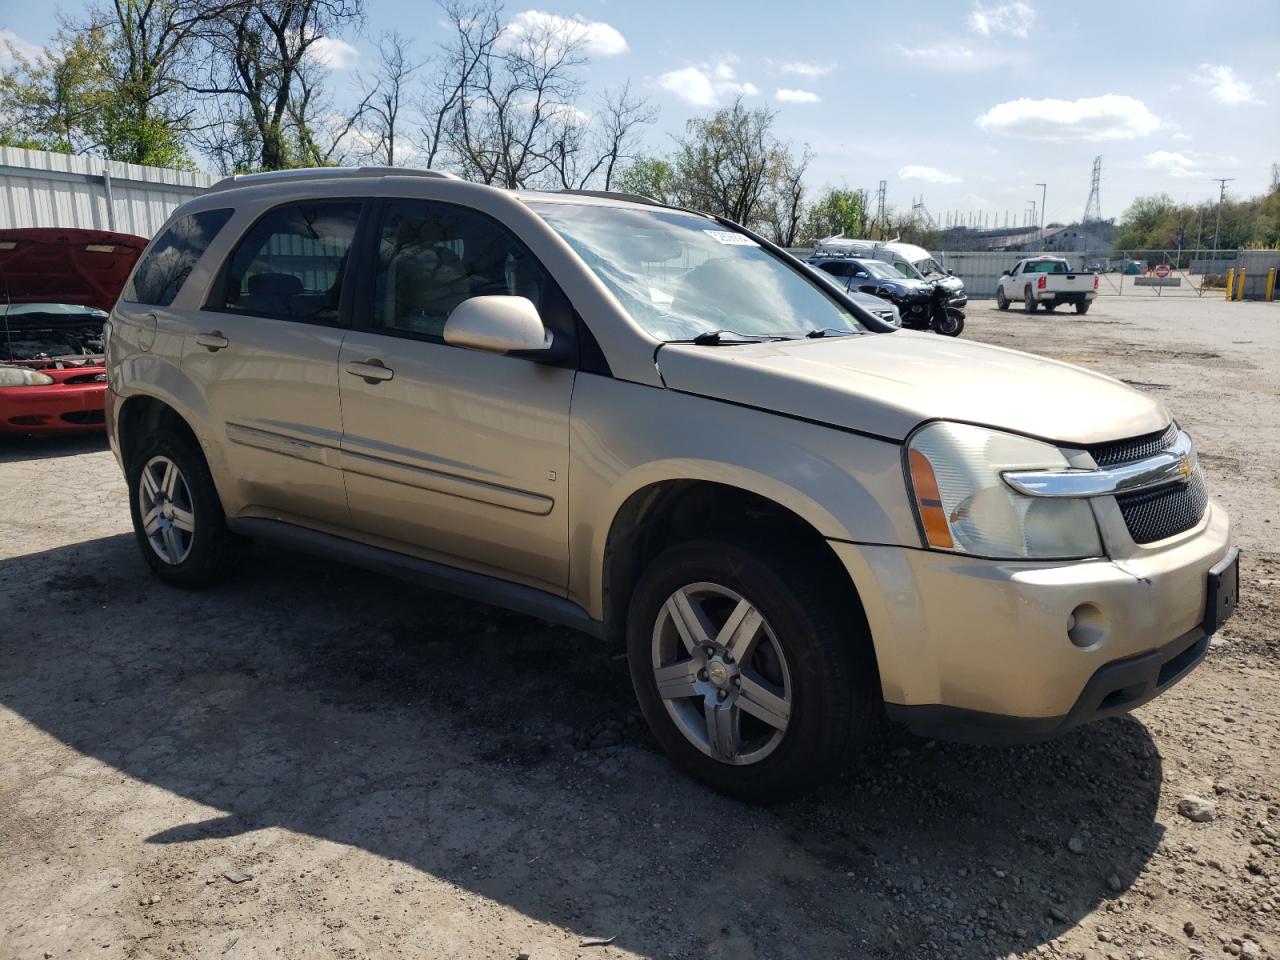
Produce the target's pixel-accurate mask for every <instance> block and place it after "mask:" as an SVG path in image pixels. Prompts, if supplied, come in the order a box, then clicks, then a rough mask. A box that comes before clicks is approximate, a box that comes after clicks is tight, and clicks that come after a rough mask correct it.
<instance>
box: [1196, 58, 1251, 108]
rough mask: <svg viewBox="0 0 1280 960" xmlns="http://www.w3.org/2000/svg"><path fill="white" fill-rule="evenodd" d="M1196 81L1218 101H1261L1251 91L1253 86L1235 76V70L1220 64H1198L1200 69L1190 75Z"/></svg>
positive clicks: (1235, 102) (1238, 102)
mask: <svg viewBox="0 0 1280 960" xmlns="http://www.w3.org/2000/svg"><path fill="white" fill-rule="evenodd" d="M1191 79H1192V80H1194V81H1195V82H1196V83H1198V84H1200V85H1201V86H1204V87H1208V88H1209V96H1211V97H1213V99H1215V100H1217V101H1218V102H1219V103H1226V104H1230V105H1232V106H1234V105H1236V104H1240V103H1258V104H1260V103H1262V101H1261V100H1259V99H1258V97H1257V96H1256V95H1255V94H1254V92H1253V87H1252V86H1251V85H1250V84H1248V83H1245V82H1244V81H1243V80H1241V79H1240V78H1239V77H1237V76H1236V72H1235V71H1234V70H1232V69H1231V68H1230V67H1228V66H1224V65H1222V64H1218V65H1216V66H1215V65H1214V64H1210V63H1202V64H1200V69H1199V70H1197V71H1196V72H1195V74H1193V75H1192V77H1191Z"/></svg>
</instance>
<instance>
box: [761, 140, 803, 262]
mask: <svg viewBox="0 0 1280 960" xmlns="http://www.w3.org/2000/svg"><path fill="white" fill-rule="evenodd" d="M812 161H813V153H812V152H811V151H810V150H809V147H808V145H806V146H805V148H804V151H803V152H802V153H801V154H800V156H799V157H793V156H792V155H791V151H790V150H787V149H785V148H784V149H783V150H782V151H781V155H780V156H779V158H778V166H777V169H776V170H775V171H774V174H773V185H772V188H771V190H770V195H769V197H768V198H767V200H766V201H765V204H764V222H765V226H766V227H767V232H768V234H769V239H770V240H772V241H773V242H774V243H776V244H778V245H779V246H782V247H794V246H795V245H796V239H797V238H798V237H799V235H800V227H801V225H802V223H803V222H804V217H805V212H806V211H805V203H804V195H805V188H804V175H805V173H806V172H807V171H808V169H809V164H810V163H811V162H812Z"/></svg>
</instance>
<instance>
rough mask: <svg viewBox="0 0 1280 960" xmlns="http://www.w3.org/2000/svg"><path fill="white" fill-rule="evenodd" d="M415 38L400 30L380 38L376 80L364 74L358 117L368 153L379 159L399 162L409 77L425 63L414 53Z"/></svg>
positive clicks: (386, 163) (393, 162)
mask: <svg viewBox="0 0 1280 960" xmlns="http://www.w3.org/2000/svg"><path fill="white" fill-rule="evenodd" d="M410 46H411V41H410V40H408V39H407V38H406V37H404V36H402V35H401V34H400V33H398V32H395V31H392V32H390V33H384V34H383V35H382V36H381V37H380V38H379V39H378V61H379V62H378V72H377V75H376V76H375V77H374V79H373V80H372V81H367V80H365V79H363V78H361V86H362V88H363V89H364V101H363V108H362V109H361V110H360V112H359V113H358V114H357V115H356V117H355V122H356V126H357V127H358V128H359V130H360V132H361V133H362V134H363V136H364V139H365V141H366V147H365V150H364V153H365V155H366V156H368V157H369V158H370V159H372V160H373V161H375V162H376V163H380V164H385V165H386V166H388V167H394V166H395V165H396V148H397V146H398V145H399V144H400V142H401V140H402V139H404V118H403V113H404V107H405V97H406V95H407V90H406V87H407V85H408V81H409V78H410V77H411V76H412V75H413V74H414V72H415V71H417V69H418V68H419V67H420V66H422V64H420V63H416V62H414V60H413V58H412V56H411V54H410Z"/></svg>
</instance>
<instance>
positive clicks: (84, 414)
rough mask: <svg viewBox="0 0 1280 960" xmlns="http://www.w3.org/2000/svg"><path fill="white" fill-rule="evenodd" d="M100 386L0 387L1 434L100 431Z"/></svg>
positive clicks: (103, 392) (102, 391) (102, 395)
mask: <svg viewBox="0 0 1280 960" xmlns="http://www.w3.org/2000/svg"><path fill="white" fill-rule="evenodd" d="M106 390H107V388H106V384H103V383H73V384H62V383H53V384H49V385H47V386H41V387H3V388H0V433H70V432H76V431H81V430H101V429H102V427H103V401H104V399H105V397H106Z"/></svg>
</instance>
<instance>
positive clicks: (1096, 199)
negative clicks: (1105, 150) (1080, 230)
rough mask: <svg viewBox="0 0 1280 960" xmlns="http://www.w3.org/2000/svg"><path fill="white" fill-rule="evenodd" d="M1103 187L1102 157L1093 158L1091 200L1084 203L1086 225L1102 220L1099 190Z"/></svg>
mask: <svg viewBox="0 0 1280 960" xmlns="http://www.w3.org/2000/svg"><path fill="white" fill-rule="evenodd" d="M1101 185H1102V157H1101V156H1097V157H1094V158H1093V176H1092V177H1091V178H1090V182H1089V199H1088V200H1086V201H1085V202H1084V220H1083V221H1082V222H1084V223H1091V222H1093V221H1096V220H1101V219H1102V198H1101V196H1100V195H1099V192H1098V189H1099V187H1100V186H1101Z"/></svg>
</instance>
